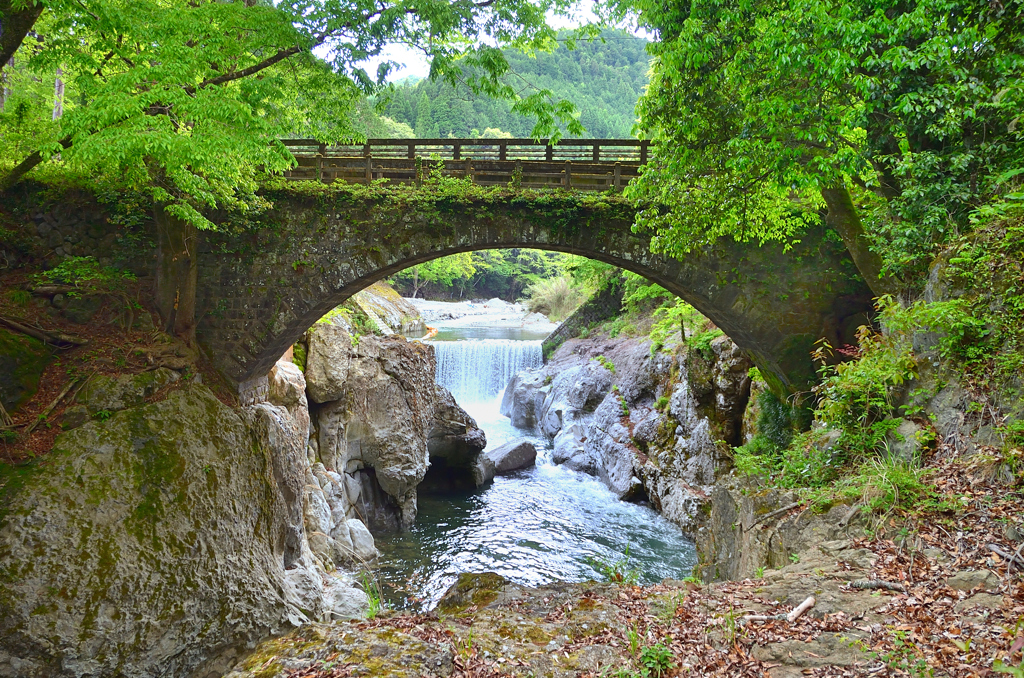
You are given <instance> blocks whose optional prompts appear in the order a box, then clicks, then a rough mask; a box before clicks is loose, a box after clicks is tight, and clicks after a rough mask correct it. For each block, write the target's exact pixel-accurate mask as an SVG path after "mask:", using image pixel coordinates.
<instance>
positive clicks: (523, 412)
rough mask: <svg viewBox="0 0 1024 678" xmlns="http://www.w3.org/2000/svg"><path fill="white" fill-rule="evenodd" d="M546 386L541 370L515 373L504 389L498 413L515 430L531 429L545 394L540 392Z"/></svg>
mask: <svg viewBox="0 0 1024 678" xmlns="http://www.w3.org/2000/svg"><path fill="white" fill-rule="evenodd" d="M546 384H547V376H546V375H545V374H544V372H543V371H542V370H523V371H521V372H517V373H516V374H515V376H513V377H512V379H511V381H509V383H508V385H507V386H506V387H505V394H504V395H503V396H502V397H501V406H500V408H499V412H500V413H501V414H502V415H503V416H506V417H509V418H510V419H511V420H512V425H513V426H515V427H516V428H525V429H532V428H533V427H534V426H536V425H537V420H538V418H539V416H540V408H541V407H542V406H543V403H544V396H545V395H546V394H547V392H546V391H543V392H542V389H544V387H545V386H546ZM548 390H550V389H548Z"/></svg>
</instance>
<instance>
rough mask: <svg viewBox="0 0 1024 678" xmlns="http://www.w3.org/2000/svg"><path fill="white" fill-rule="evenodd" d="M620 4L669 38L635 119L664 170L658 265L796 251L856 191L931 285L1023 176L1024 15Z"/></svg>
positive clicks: (643, 218) (880, 244)
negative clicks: (939, 255)
mask: <svg viewBox="0 0 1024 678" xmlns="http://www.w3.org/2000/svg"><path fill="white" fill-rule="evenodd" d="M607 4H608V5H610V9H611V11H612V13H613V14H615V13H618V15H619V16H624V15H626V14H628V13H631V12H632V13H635V14H636V15H637V17H638V20H639V22H640V24H641V25H643V26H646V27H648V28H650V29H652V30H655V31H657V32H658V34H659V35H660V37H661V40H660V41H659V42H657V43H654V44H652V46H651V51H652V53H653V54H654V56H655V61H654V64H653V67H652V73H651V84H650V87H649V89H648V90H647V93H646V94H645V96H644V97H642V99H641V101H640V104H639V106H638V112H639V115H640V120H641V123H640V126H641V128H642V130H643V132H644V133H645V134H647V135H649V136H650V138H652V140H653V141H654V142H655V148H656V152H655V157H654V160H653V162H652V163H651V164H650V165H649V166H648V171H647V172H645V173H644V174H643V176H642V177H641V178H640V180H639V181H638V182H635V183H634V184H633V185H632V186H631V188H630V195H632V197H633V198H635V199H637V200H638V201H640V203H641V204H643V205H646V206H647V207H646V208H645V209H644V210H643V211H642V212H641V214H640V217H639V219H638V227H640V228H643V229H646V230H650V231H651V232H652V233H654V235H655V240H654V245H655V247H656V248H657V249H658V250H660V251H664V252H667V253H670V254H673V255H679V254H682V253H685V252H687V251H689V250H690V249H692V248H695V247H700V246H702V245H704V244H706V243H708V242H711V241H713V240H714V239H716V238H717V237H720V236H730V237H735V238H737V239H740V240H754V241H767V240H776V241H783V242H786V241H789V240H791V239H793V238H798V237H799V234H800V232H801V231H802V230H803V229H804V228H807V227H808V226H810V225H813V224H817V223H819V222H820V219H819V213H820V212H821V211H822V208H823V201H824V200H827V199H828V198H827V196H828V195H829V192H830V191H834V190H838V191H840V192H845V191H846V190H847V189H848V188H852V189H853V190H854V191H855V194H856V198H857V203H858V204H857V207H856V211H857V212H859V213H860V216H859V218H860V219H861V220H863V222H864V226H865V229H866V230H867V236H868V238H869V239H870V240H872V241H873V242H874V243H875V246H876V247H877V249H878V251H879V252H880V253H881V254H882V255H883V258H884V263H885V264H886V266H887V268H888V270H889V271H890V272H892V273H896V274H899V275H902V276H903V277H904V278H905V279H906V280H908V281H910V280H915V281H916V280H919V278H918V276H920V275H921V274H922V273H923V270H924V268H923V267H924V265H925V264H927V262H928V261H929V260H930V258H931V256H933V255H934V253H935V252H936V250H937V247H938V246H940V245H941V244H942V243H944V242H948V240H949V239H950V237H951V236H955V235H956V234H957V233H958V231H960V230H962V229H966V228H968V227H969V217H970V214H971V212H972V211H973V210H975V209H977V208H978V207H979V206H981V205H983V204H984V203H986V202H987V201H989V200H990V199H992V198H993V196H998V195H1000V194H1003V193H1006V192H1008V190H1007V189H1008V187H1007V186H1005V185H1003V184H1002V183H1001V182H1000V180H1005V179H1006V178H1009V177H1012V176H1016V175H1015V174H1013V173H1014V172H1016V171H1017V170H1018V169H1019V168H1020V167H1021V162H1020V159H1021V153H1022V136H1021V132H1022V129H1021V125H1020V124H1019V120H1020V118H1019V115H1020V110H1021V109H1022V103H1024V88H1022V86H1021V84H1022V76H1024V40H1022V37H1024V28H1022V27H1024V21H1021V18H1022V16H1024V14H1022V12H1024V4H1022V2H1021V1H1020V0H1014V1H1013V2H1009V3H999V4H995V5H993V4H990V3H988V2H983V1H982V0H926V1H923V2H915V3H902V4H901V3H895V2H885V3H882V5H879V4H878V3H875V2H866V1H863V2H862V1H858V2H852V3H851V2H835V1H832V0H783V1H782V2H755V3H749V2H737V1H736V0H698V1H696V2H690V3H684V4H680V5H678V6H675V7H673V8H672V9H667V8H666V7H665V6H664V4H663V3H660V2H654V1H652V0H609V2H608V3H607ZM856 220H857V218H856V217H855V218H854V221H856ZM851 223H852V222H851Z"/></svg>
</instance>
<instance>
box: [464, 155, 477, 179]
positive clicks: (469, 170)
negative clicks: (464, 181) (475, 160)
mask: <svg viewBox="0 0 1024 678" xmlns="http://www.w3.org/2000/svg"><path fill="white" fill-rule="evenodd" d="M471 160H472V158H466V176H467V177H469V183H471V184H475V183H476V175H474V174H473V166H472V165H471V164H469V163H470V162H471Z"/></svg>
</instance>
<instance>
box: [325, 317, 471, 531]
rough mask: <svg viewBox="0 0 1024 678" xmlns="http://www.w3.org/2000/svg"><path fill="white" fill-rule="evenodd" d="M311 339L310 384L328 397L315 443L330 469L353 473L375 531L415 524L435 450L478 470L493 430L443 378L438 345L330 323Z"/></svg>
mask: <svg viewBox="0 0 1024 678" xmlns="http://www.w3.org/2000/svg"><path fill="white" fill-rule="evenodd" d="M308 346H309V349H308V355H307V358H306V375H305V378H306V386H307V391H308V393H309V397H310V399H311V400H312V401H313V402H314V403H319V405H318V406H316V407H315V408H314V413H313V417H314V418H315V425H314V426H313V429H314V430H315V431H316V441H315V445H311V449H315V451H316V455H317V456H318V458H319V459H320V461H321V462H322V463H323V465H324V467H325V468H326V469H327V470H328V471H332V472H336V473H338V474H346V475H347V476H348V477H349V478H351V479H352V483H351V485H352V486H353V487H354V488H355V493H356V494H358V496H359V499H358V504H359V507H360V511H361V515H362V516H364V517H366V519H367V520H368V521H369V522H370V523H371V526H373V527H374V529H388V528H405V527H409V526H410V525H411V524H412V522H413V520H414V519H415V517H416V492H417V486H418V485H419V484H420V483H421V482H422V481H423V479H424V477H425V476H426V472H427V469H428V467H429V465H430V459H431V457H435V458H437V459H444V460H445V461H446V463H447V464H448V465H449V466H453V467H459V468H462V469H465V470H466V474H467V475H468V473H469V469H470V468H471V467H472V465H473V464H474V463H475V461H476V457H477V456H478V455H479V454H480V451H481V450H482V449H483V448H484V447H485V445H486V438H485V437H484V434H483V431H481V430H480V429H479V428H478V427H477V425H476V422H475V421H474V420H473V418H472V417H470V416H469V414H467V413H466V412H465V410H463V409H462V408H461V407H459V406H458V405H457V404H456V402H455V400H454V398H452V396H451V394H450V393H449V392H448V391H447V390H445V389H444V388H441V387H439V386H437V384H436V383H435V381H434V376H435V369H436V363H435V358H434V349H433V347H431V346H430V345H428V344H423V343H420V342H411V341H408V340H406V339H405V338H404V337H401V336H397V335H393V336H389V337H384V338H381V337H376V336H373V335H367V336H362V337H359V338H358V340H355V339H353V338H352V337H351V336H350V335H349V334H348V332H346V331H345V330H344V328H341V327H338V326H334V325H327V324H321V325H317V326H316V327H315V328H314V329H313V330H312V331H311V332H310V334H309V339H308ZM350 500H351V502H352V503H353V504H355V503H356V500H354V499H351V497H350Z"/></svg>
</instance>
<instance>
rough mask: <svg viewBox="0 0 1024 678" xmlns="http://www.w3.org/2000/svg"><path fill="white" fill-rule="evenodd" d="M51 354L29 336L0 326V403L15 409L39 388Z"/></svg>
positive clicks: (11, 409)
mask: <svg viewBox="0 0 1024 678" xmlns="http://www.w3.org/2000/svg"><path fill="white" fill-rule="evenodd" d="M52 358H53V354H52V353H51V352H50V349H49V348H47V346H46V345H45V344H44V343H43V342H41V341H39V340H38V339H33V338H32V337H27V336H25V335H24V334H17V333H15V332H11V331H8V330H5V329H0V402H3V405H4V408H5V409H6V410H7V411H8V412H15V411H16V410H17V409H18V408H19V407H21V406H22V405H23V404H25V402H27V401H28V399H29V398H31V397H32V396H33V395H35V393H36V391H37V390H38V389H39V379H40V378H41V377H42V376H43V371H44V370H45V369H46V366H47V365H49V364H50V360H51V359H52Z"/></svg>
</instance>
